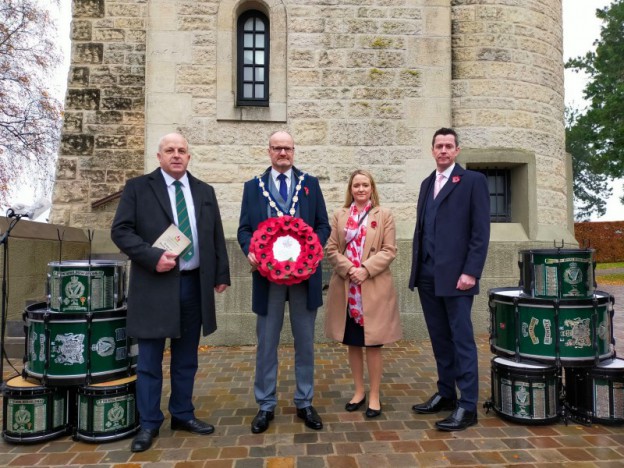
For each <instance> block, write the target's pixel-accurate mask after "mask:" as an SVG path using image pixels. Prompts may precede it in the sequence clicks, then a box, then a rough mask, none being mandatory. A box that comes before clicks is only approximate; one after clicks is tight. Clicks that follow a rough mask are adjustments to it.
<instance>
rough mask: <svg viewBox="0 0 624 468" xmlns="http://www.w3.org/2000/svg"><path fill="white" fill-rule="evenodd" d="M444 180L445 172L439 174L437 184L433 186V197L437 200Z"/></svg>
mask: <svg viewBox="0 0 624 468" xmlns="http://www.w3.org/2000/svg"><path fill="white" fill-rule="evenodd" d="M443 181H444V174H438V178H437V179H436V181H435V184H434V186H433V198H434V200H435V197H437V196H438V193H440V189H441V188H442V182H443Z"/></svg>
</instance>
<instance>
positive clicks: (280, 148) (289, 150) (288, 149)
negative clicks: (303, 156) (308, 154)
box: [269, 146, 295, 154]
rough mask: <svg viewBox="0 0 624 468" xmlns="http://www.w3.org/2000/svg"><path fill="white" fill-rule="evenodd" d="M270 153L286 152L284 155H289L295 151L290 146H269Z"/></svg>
mask: <svg viewBox="0 0 624 468" xmlns="http://www.w3.org/2000/svg"><path fill="white" fill-rule="evenodd" d="M269 148H270V149H271V151H275V152H276V153H281V152H282V151H286V153H288V154H290V153H292V152H293V151H295V148H292V147H290V146H269Z"/></svg>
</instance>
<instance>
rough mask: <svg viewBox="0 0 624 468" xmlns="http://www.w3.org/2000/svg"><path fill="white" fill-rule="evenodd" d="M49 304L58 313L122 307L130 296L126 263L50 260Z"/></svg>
mask: <svg viewBox="0 0 624 468" xmlns="http://www.w3.org/2000/svg"><path fill="white" fill-rule="evenodd" d="M47 287H48V307H49V308H50V310H52V311H54V312H96V311H101V310H112V309H120V308H122V307H123V305H124V301H125V299H126V263H125V262H115V261H104V260H72V261H68V262H51V263H48V285H47Z"/></svg>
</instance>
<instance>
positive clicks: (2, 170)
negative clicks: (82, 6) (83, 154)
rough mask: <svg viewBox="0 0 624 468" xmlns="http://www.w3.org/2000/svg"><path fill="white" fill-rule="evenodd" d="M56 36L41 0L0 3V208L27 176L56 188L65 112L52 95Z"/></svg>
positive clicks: (56, 2) (9, 0)
mask: <svg viewBox="0 0 624 468" xmlns="http://www.w3.org/2000/svg"><path fill="white" fill-rule="evenodd" d="M46 3H47V4H48V5H50V3H54V4H56V5H58V0H46ZM55 31H56V27H55V25H54V23H53V22H52V20H51V18H50V16H49V12H48V11H47V10H46V9H45V8H44V7H43V2H41V1H40V0H1V1H0V206H7V205H8V201H9V197H10V196H11V195H15V185H16V183H17V180H18V178H19V177H20V176H21V175H22V174H24V173H28V176H29V177H30V178H39V177H43V178H45V179H46V180H47V185H48V189H50V188H51V185H52V177H53V176H54V169H53V167H54V161H55V153H56V149H57V145H58V141H59V134H60V126H61V112H62V105H61V103H60V102H59V101H58V100H57V99H55V98H54V97H52V96H51V94H50V84H51V82H52V79H51V78H52V72H53V71H54V68H55V67H56V66H57V64H58V63H59V62H60V56H59V52H58V48H57V46H56V44H55V43H54V32H55ZM2 214H4V213H2Z"/></svg>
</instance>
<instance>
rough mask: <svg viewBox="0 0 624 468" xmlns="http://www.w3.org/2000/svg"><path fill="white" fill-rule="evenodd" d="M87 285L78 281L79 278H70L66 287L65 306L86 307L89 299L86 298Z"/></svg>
mask: <svg viewBox="0 0 624 468" xmlns="http://www.w3.org/2000/svg"><path fill="white" fill-rule="evenodd" d="M85 289H86V288H85V285H84V284H82V282H81V281H78V276H76V275H74V276H72V277H71V278H70V280H69V283H67V284H66V285H65V294H66V295H67V297H66V298H65V299H64V301H63V302H64V303H65V305H70V306H75V307H81V306H84V303H85V301H86V300H87V298H86V297H85V296H84V293H85Z"/></svg>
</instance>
